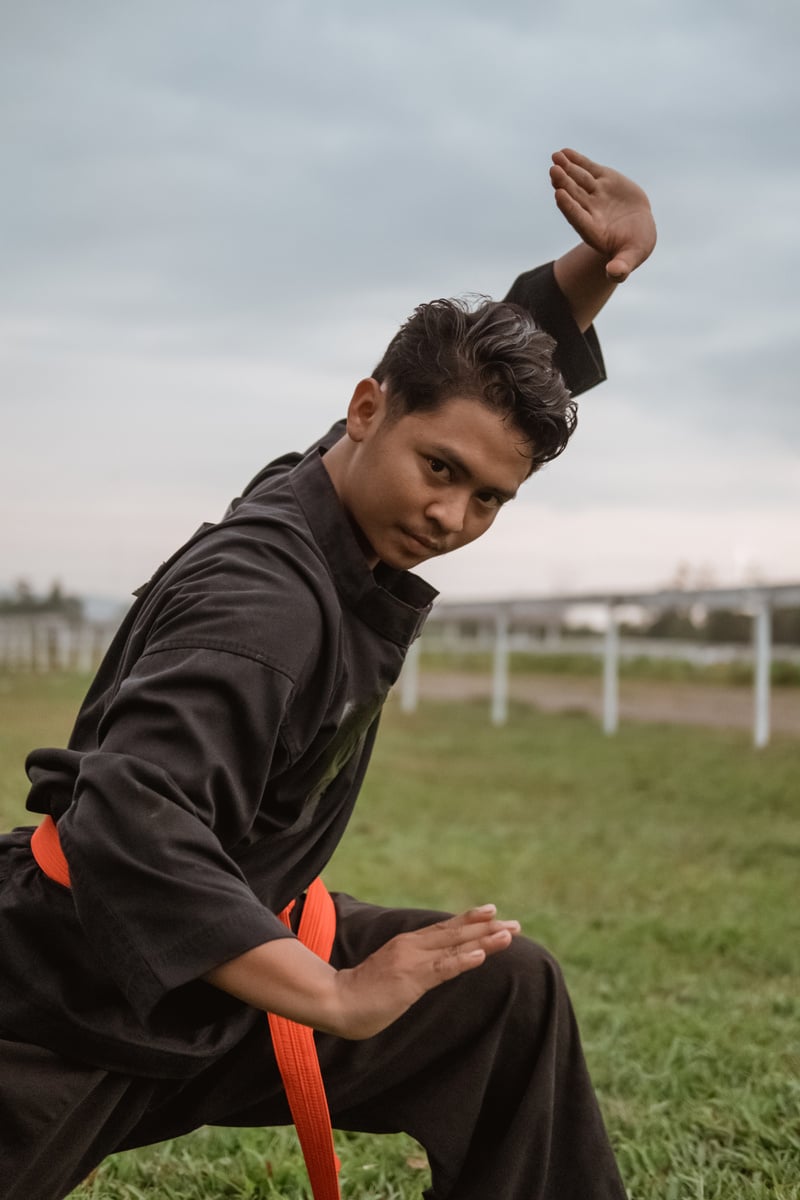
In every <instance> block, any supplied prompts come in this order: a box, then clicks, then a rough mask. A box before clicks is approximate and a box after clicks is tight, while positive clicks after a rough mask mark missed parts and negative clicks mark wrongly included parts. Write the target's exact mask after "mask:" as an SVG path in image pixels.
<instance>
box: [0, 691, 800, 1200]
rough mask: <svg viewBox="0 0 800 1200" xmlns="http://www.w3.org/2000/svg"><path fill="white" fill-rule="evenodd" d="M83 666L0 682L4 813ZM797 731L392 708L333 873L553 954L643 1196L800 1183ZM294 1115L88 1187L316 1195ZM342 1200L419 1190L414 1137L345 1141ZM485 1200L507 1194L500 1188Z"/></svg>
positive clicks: (123, 1194) (9, 813) (763, 1191)
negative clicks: (279, 1126) (489, 903)
mask: <svg viewBox="0 0 800 1200" xmlns="http://www.w3.org/2000/svg"><path fill="white" fill-rule="evenodd" d="M82 688H83V681H80V680H76V679H73V678H61V677H51V678H47V679H38V680H37V679H31V678H19V679H10V678H8V677H6V678H5V679H3V678H2V677H0V739H1V740H0V823H2V825H3V827H8V826H10V825H11V824H13V823H19V822H20V821H23V820H25V817H24V814H23V810H22V800H23V797H24V790H25V789H24V779H23V776H22V771H21V767H22V760H23V757H24V753H25V751H26V750H27V749H29V748H30V747H31V746H33V745H35V744H38V745H42V744H45V743H46V742H50V743H51V744H57V743H59V742H61V741H62V740H63V738H64V736H65V734H66V732H67V730H68V727H69V723H70V719H71V716H72V714H73V711H74V707H75V704H76V701H77V699H78V698H79V696H80V694H81V691H82ZM799 777H800V743H798V742H797V741H788V740H785V739H784V740H781V739H776V740H775V741H774V743H773V744H772V745H771V746H770V747H769V748H768V749H766V750H762V751H755V750H753V749H752V747H751V746H750V744H749V738H748V737H747V735H744V734H743V735H739V734H734V733H726V732H720V731H709V730H703V729H696V728H691V729H690V728H683V727H666V726H635V727H626V728H623V729H622V730H621V731H620V733H619V734H618V736H617V737H615V738H612V739H607V738H604V737H603V735H602V733H601V732H600V731H599V730H598V729H597V728H596V725H595V723H594V722H593V721H591V720H590V719H588V718H584V717H580V716H559V717H552V716H543V715H539V714H536V713H534V712H532V711H530V710H528V709H525V710H523V709H512V712H511V719H510V721H509V723H508V724H507V725H506V726H505V727H503V728H502V729H494V728H491V727H489V726H488V724H487V721H486V714H485V705H483V704H478V705H475V706H472V705H466V704H461V705H447V706H445V705H427V706H422V707H421V708H420V710H419V711H418V712H417V713H416V714H414V715H413V716H404V715H402V714H401V713H400V712H399V711H398V709H397V706H396V705H394V704H390V706H389V707H388V710H387V713H386V715H385V719H384V727H383V730H382V733H381V737H380V738H379V745H378V749H377V752H376V755H375V760H374V763H373V768H372V771H371V774H370V776H369V779H368V784H367V786H366V787H365V790H364V794H363V796H362V799H361V803H360V805H359V808H358V809H357V811H356V815H355V817H354V819H353V822H352V824H351V829H350V831H349V834H348V837H347V838H346V839H345V842H344V843H343V845H342V847H341V848H340V850H339V852H338V853H337V856H336V858H335V859H334V861H333V863H332V864H331V865H330V868H329V870H328V871H327V872H326V881H327V882H328V884H329V885H330V886H335V887H343V888H346V889H348V890H351V891H354V892H356V893H357V894H359V895H362V896H364V897H367V898H370V899H374V900H376V901H378V902H383V903H389V904H405V903H416V902H419V903H423V904H427V905H432V906H442V907H448V908H454V909H458V908H461V907H464V906H466V905H468V904H471V903H478V902H482V901H484V900H487V899H491V900H494V901H495V902H496V903H497V904H498V905H499V906H500V909H501V911H502V913H503V914H504V915H508V916H516V917H518V918H519V919H520V920H521V921H522V922H523V927H524V929H525V932H526V933H528V934H529V935H530V936H532V937H534V938H536V939H537V940H539V941H542V942H544V943H545V944H546V945H548V946H549V947H550V949H552V950H553V951H554V952H555V953H556V954H557V956H558V957H559V958H560V960H561V962H562V965H563V967H564V970H565V973H566V976H567V980H568V982H569V984H570V987H571V991H572V995H573V1000H574V1002H575V1006H576V1009H577V1012H578V1017H579V1021H580V1024H581V1027H582V1031H583V1037H584V1043H585V1049H586V1054H587V1058H588V1060H589V1065H590V1068H591V1070H592V1074H593V1077H594V1080H595V1084H596V1086H597V1090H598V1093H599V1096H600V1100H601V1104H602V1107H603V1110H604V1113H605V1116H606V1120H607V1123H608V1126H609V1129H610V1132H611V1136H612V1140H613V1142H614V1145H615V1147H616V1149H617V1152H618V1156H619V1160H620V1164H621V1168H622V1172H623V1176H624V1178H625V1180H626V1183H627V1186H628V1190H629V1194H630V1196H631V1198H632V1200H657V1198H658V1200H766V1198H768V1197H769V1198H775V1200H800V904H798V892H799V891H800V889H799V888H798V879H799V877H800V784H798V778H799ZM293 1139H294V1135H293V1133H292V1132H291V1131H286V1130H283V1131H219V1130H215V1131H210V1130H201V1131H199V1132H198V1133H196V1134H193V1135H191V1136H190V1137H187V1138H183V1139H180V1140H179V1141H176V1142H174V1143H170V1144H165V1145H164V1146H161V1147H155V1148H153V1149H151V1150H146V1151H139V1152H137V1153H135V1154H128V1155H120V1156H118V1157H116V1158H114V1159H111V1160H109V1161H108V1162H107V1163H106V1164H104V1166H103V1167H102V1168H101V1169H100V1171H99V1173H98V1174H97V1176H96V1178H95V1179H94V1181H93V1182H92V1183H91V1184H89V1185H88V1186H86V1187H85V1188H83V1189H81V1190H80V1191H79V1192H76V1193H75V1200H78V1197H80V1198H81V1200H100V1198H101V1197H102V1198H103V1200H123V1198H124V1200H134V1198H138V1197H154V1198H156V1200H162V1198H163V1200H168V1198H169V1200H179V1198H180V1200H212V1197H213V1198H214V1200H217V1198H220V1197H230V1198H244V1197H254V1198H266V1197H285V1198H287V1200H299V1198H300V1197H302V1196H304V1195H307V1194H308V1192H307V1185H306V1184H305V1181H304V1175H303V1171H302V1164H301V1160H300V1158H299V1155H298V1153H297V1150H296V1147H295V1144H294V1140H293ZM337 1145H338V1149H339V1153H340V1156H341V1157H342V1159H343V1162H344V1166H343V1174H342V1181H343V1194H344V1196H345V1197H347V1198H348V1200H379V1198H380V1200H395V1198H406V1197H408V1198H411V1197H418V1196H419V1194H420V1192H421V1190H422V1188H423V1187H424V1186H425V1181H426V1178H427V1177H426V1172H425V1170H424V1160H423V1159H422V1156H421V1154H420V1151H419V1149H418V1148H417V1147H416V1146H415V1145H414V1143H412V1142H411V1141H410V1140H408V1139H405V1138H382V1139H376V1138H369V1137H354V1136H348V1137H347V1138H343V1137H339V1138H338V1141H337ZM487 1200H502V1198H500V1197H497V1198H495V1197H487Z"/></svg>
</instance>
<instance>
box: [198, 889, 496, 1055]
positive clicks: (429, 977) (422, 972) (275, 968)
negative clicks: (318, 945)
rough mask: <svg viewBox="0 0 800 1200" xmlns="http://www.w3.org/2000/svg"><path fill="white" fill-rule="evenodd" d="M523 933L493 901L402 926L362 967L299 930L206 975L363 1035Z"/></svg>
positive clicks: (287, 1010)
mask: <svg viewBox="0 0 800 1200" xmlns="http://www.w3.org/2000/svg"><path fill="white" fill-rule="evenodd" d="M517 933H519V922H518V921H499V920H498V919H497V917H496V909H495V907H494V905H493V904H486V905H482V906H481V907H480V908H472V909H469V910H468V911H467V912H464V913H461V914H460V915H458V916H455V917H449V918H447V919H446V920H443V921H437V922H436V923H435V924H433V925H427V926H425V927H424V928H422V929H416V930H411V931H410V932H407V933H401V934H398V935H397V937H394V938H392V939H391V940H390V941H388V942H386V943H385V944H384V945H383V946H381V947H380V948H379V949H378V950H376V951H374V953H372V954H370V955H369V957H368V958H365V959H364V961H363V962H362V963H359V964H358V966H356V967H349V968H346V969H343V970H341V971H337V970H335V969H334V968H333V967H331V966H330V965H329V964H328V963H326V962H324V961H323V960H322V959H321V958H318V957H317V955H316V954H314V953H313V952H312V951H311V950H308V949H307V948H306V947H305V946H304V945H303V944H302V943H301V942H299V941H298V940H297V939H296V938H279V939H278V940H276V941H273V942H266V943H264V944H263V945H261V946H256V947H254V948H253V949H252V950H248V951H247V952H246V953H245V954H241V955H239V957H238V958H234V959H232V960H231V961H230V962H227V963H223V964H222V965H221V966H219V967H215V968H214V970H212V971H209V972H208V974H207V975H206V976H205V979H206V981H207V982H208V983H211V984H213V985H214V986H215V987H218V988H221V989H222V990H223V991H225V992H228V993H229V994H230V995H232V996H236V997H237V998H238V999H240V1000H243V1001H244V1002H245V1003H246V1004H251V1005H252V1006H253V1007H254V1008H260V1009H263V1010H264V1011H265V1012H273V1013H277V1014H278V1016H282V1017H288V1018H289V1019H290V1020H293V1021H298V1022H299V1023H300V1024H302V1025H310V1026H311V1027H312V1028H313V1029H318V1030H320V1031H321V1032H322V1033H331V1034H334V1035H335V1036H337V1037H342V1038H348V1039H351V1040H358V1039H362V1038H369V1037H373V1036H374V1035H375V1034H376V1033H380V1032H381V1030H382V1029H385V1028H386V1027H387V1026H388V1025H391V1024H392V1022H393V1021H396V1020H397V1018H398V1017H401V1016H402V1015H403V1013H404V1012H406V1011H407V1010H408V1009H409V1008H410V1007H411V1006H412V1004H414V1003H416V1001H417V1000H419V999H420V997H421V996H424V994H425V993H426V992H428V991H430V990H431V988H434V987H436V986H438V984H440V983H444V982H445V980H447V979H454V978H455V977H456V976H457V975H462V974H463V973H464V972H465V971H472V970H474V969H475V968H476V967H479V966H480V965H481V964H482V963H483V962H484V961H485V960H486V958H487V957H488V956H489V955H492V954H497V953H498V952H499V951H501V950H505V949H506V947H508V946H509V945H510V944H511V939H512V938H513V937H514V936H515V935H516V934H517Z"/></svg>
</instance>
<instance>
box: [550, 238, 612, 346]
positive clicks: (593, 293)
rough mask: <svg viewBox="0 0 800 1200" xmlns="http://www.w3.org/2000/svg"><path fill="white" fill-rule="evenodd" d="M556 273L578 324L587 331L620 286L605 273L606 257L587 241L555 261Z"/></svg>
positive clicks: (582, 330)
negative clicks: (587, 243)
mask: <svg viewBox="0 0 800 1200" xmlns="http://www.w3.org/2000/svg"><path fill="white" fill-rule="evenodd" d="M553 274H554V275H555V280H556V283H557V284H558V286H559V288H560V289H561V291H562V293H563V294H564V297H565V299H566V301H567V303H568V304H569V307H570V311H571V312H572V316H573V317H574V319H575V324H576V325H577V326H578V328H579V329H580V331H581V333H585V332H586V330H587V329H588V328H589V326H590V325H591V324H592V322H593V321H594V319H595V317H596V316H597V314H598V313H599V312H600V309H601V308H602V307H603V305H604V304H605V303H606V301H607V300H608V299H609V298H610V297H611V296H612V295H613V293H614V291H615V289H616V287H617V285H616V283H615V282H614V280H613V279H609V278H608V275H607V274H606V260H605V258H604V256H603V255H602V254H598V252H597V251H596V250H593V249H592V248H591V246H587V245H586V244H585V243H584V242H581V243H580V244H579V245H577V246H574V247H573V248H572V250H568V251H567V253H566V254H563V255H562V256H561V258H558V259H556V261H555V262H554V263H553Z"/></svg>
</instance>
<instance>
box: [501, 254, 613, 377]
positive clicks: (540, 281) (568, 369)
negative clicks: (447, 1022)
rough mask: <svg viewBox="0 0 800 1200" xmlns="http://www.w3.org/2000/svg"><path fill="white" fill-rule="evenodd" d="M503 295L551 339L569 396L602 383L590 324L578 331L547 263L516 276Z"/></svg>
mask: <svg viewBox="0 0 800 1200" xmlns="http://www.w3.org/2000/svg"><path fill="white" fill-rule="evenodd" d="M505 298H506V300H510V301H512V302H513V303H514V304H519V305H520V306H521V307H522V308H527V310H528V312H529V313H531V315H532V316H533V317H534V319H535V320H536V323H537V325H538V326H539V327H540V328H541V329H543V330H544V331H545V333H549V334H550V336H551V337H552V338H555V340H556V343H557V348H556V352H555V356H554V358H555V364H556V366H557V367H558V369H559V371H560V372H561V374H562V375H563V376H564V382H565V383H566V385H567V387H568V388H569V390H570V391H571V392H572V395H573V396H580V394H581V393H582V392H588V390H589V388H593V387H594V386H595V385H596V384H598V383H602V382H603V380H604V379H605V378H606V369H605V364H604V363H603V354H602V351H601V349H600V343H599V341H598V339H597V334H596V333H595V331H594V326H593V325H592V326H590V327H589V328H588V329H587V330H586V332H585V333H581V331H580V329H579V328H578V326H577V325H576V324H575V320H574V318H573V316H572V313H571V311H570V307H569V304H568V303H567V300H566V297H565V296H564V293H563V292H562V291H561V289H560V288H559V286H558V284H557V283H556V280H555V275H554V273H553V264H552V263H551V262H550V263H545V264H544V265H543V266H541V267H535V268H534V269H533V270H532V271H526V272H525V273H524V274H523V275H520V276H519V278H518V279H516V280H515V281H514V283H513V285H512V287H511V290H510V291H509V293H508V295H507V296H506V297H505Z"/></svg>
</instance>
